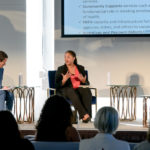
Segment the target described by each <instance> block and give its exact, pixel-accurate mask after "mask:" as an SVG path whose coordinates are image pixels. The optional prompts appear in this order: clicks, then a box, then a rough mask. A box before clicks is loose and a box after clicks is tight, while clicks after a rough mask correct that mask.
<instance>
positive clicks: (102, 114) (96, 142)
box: [79, 107, 130, 150]
mask: <svg viewBox="0 0 150 150" xmlns="http://www.w3.org/2000/svg"><path fill="white" fill-rule="evenodd" d="M118 124H119V116H118V112H117V111H116V110H115V108H113V107H102V108H101V109H99V111H98V112H97V113H96V117H95V120H94V126H95V128H97V129H98V130H99V133H98V134H97V135H96V136H95V137H93V138H91V139H85V140H82V141H81V142H80V147H79V150H91V149H95V150H96V149H97V150H129V149H130V147H129V144H128V143H127V142H124V141H121V140H117V139H115V138H114V137H113V135H112V134H113V133H114V132H115V131H116V129H117V128H118Z"/></svg>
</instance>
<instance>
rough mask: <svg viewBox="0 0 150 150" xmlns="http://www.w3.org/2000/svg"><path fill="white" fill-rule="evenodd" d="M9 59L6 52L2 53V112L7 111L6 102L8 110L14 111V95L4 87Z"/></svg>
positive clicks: (0, 91)
mask: <svg viewBox="0 0 150 150" xmlns="http://www.w3.org/2000/svg"><path fill="white" fill-rule="evenodd" d="M7 59H8V55H7V54H6V53H5V52H3V51H0V110H4V109H5V101H6V109H7V110H9V111H12V107H13V100H14V95H13V93H11V92H10V91H9V88H8V87H6V86H4V87H3V86H2V80H3V72H4V68H3V67H4V66H5V64H6V62H7Z"/></svg>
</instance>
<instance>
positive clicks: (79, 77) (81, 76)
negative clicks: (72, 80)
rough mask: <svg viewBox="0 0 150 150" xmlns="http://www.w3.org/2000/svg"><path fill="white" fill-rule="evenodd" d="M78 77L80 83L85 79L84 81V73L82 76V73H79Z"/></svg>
mask: <svg viewBox="0 0 150 150" xmlns="http://www.w3.org/2000/svg"><path fill="white" fill-rule="evenodd" d="M78 79H79V80H80V81H81V82H82V83H85V81H86V75H85V76H83V75H82V74H81V73H80V74H79V76H78Z"/></svg>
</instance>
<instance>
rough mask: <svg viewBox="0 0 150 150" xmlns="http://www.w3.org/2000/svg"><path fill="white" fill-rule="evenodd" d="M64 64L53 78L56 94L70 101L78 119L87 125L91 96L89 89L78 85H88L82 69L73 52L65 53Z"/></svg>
mask: <svg viewBox="0 0 150 150" xmlns="http://www.w3.org/2000/svg"><path fill="white" fill-rule="evenodd" d="M64 59H65V64H64V65H62V66H60V67H58V70H57V72H56V77H55V84H56V89H57V94H60V95H62V96H64V97H65V98H66V99H69V100H71V102H72V104H73V105H74V107H75V109H77V111H78V112H79V117H80V119H82V120H83V122H85V123H87V122H88V121H89V120H90V118H91V99H92V94H91V91H90V89H89V88H82V87H80V85H89V81H88V80H87V78H86V74H85V70H84V67H83V66H81V65H79V64H78V63H77V58H76V54H75V52H74V51H71V50H68V51H66V52H65V58H64Z"/></svg>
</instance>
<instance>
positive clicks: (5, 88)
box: [2, 86, 10, 91]
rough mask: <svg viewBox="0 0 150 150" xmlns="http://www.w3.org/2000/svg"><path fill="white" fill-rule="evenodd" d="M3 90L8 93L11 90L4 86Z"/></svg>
mask: <svg viewBox="0 0 150 150" xmlns="http://www.w3.org/2000/svg"><path fill="white" fill-rule="evenodd" d="M2 90H6V91H8V90H10V88H8V87H7V86H4V87H3V88H2Z"/></svg>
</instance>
